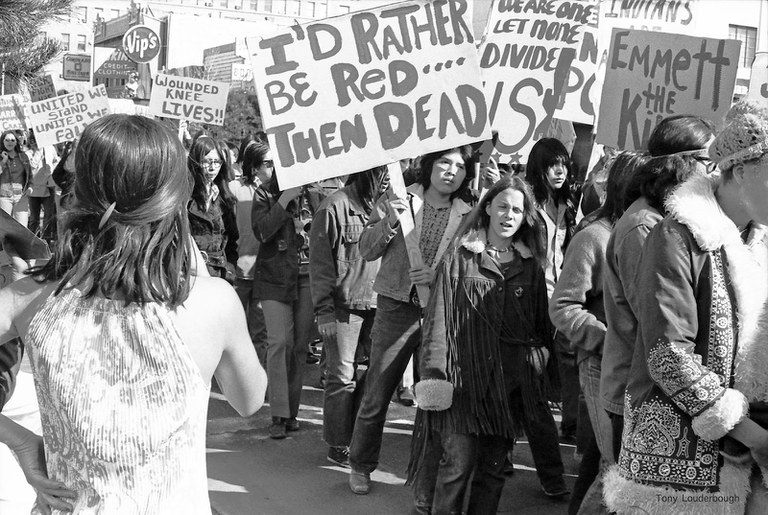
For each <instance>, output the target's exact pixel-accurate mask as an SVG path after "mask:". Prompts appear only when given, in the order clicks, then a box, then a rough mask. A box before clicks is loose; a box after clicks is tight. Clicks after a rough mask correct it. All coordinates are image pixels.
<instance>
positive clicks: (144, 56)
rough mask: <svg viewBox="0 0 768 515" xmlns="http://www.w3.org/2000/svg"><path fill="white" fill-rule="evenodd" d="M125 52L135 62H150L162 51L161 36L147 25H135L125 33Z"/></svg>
mask: <svg viewBox="0 0 768 515" xmlns="http://www.w3.org/2000/svg"><path fill="white" fill-rule="evenodd" d="M123 52H125V55H127V56H128V59H130V60H131V61H133V62H135V63H148V62H150V61H151V60H152V59H154V58H155V57H157V54H159V53H160V37H158V35H157V34H155V31H154V30H152V29H150V28H149V27H147V26H146V25H134V26H133V27H131V28H130V29H128V31H127V32H126V33H125V35H123Z"/></svg>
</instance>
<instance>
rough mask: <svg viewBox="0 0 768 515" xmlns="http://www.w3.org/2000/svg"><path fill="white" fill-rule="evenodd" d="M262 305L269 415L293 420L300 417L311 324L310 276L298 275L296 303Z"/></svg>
mask: <svg viewBox="0 0 768 515" xmlns="http://www.w3.org/2000/svg"><path fill="white" fill-rule="evenodd" d="M261 305H262V308H263V309H264V318H265V320H266V322H267V378H268V384H269V408H270V412H271V413H272V416H273V417H281V418H289V417H295V416H296V415H298V413H299V402H300V401H301V388H302V379H303V377H304V363H306V361H307V346H308V345H309V339H310V338H311V335H312V325H313V323H314V308H313V307H312V295H311V294H310V292H309V276H307V275H299V283H298V298H297V299H296V300H295V301H293V302H291V303H286V302H280V301H277V300H262V301H261Z"/></svg>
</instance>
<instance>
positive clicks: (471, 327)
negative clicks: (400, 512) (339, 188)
mask: <svg viewBox="0 0 768 515" xmlns="http://www.w3.org/2000/svg"><path fill="white" fill-rule="evenodd" d="M543 229H544V228H543V225H542V224H541V223H540V222H539V217H538V214H537V212H536V207H535V202H534V197H533V194H532V193H531V190H530V188H529V186H528V185H527V184H526V183H525V182H524V181H523V180H522V179H521V178H519V177H508V178H504V179H502V180H500V181H498V182H496V184H495V185H494V186H492V187H491V188H490V189H489V191H488V192H487V193H486V195H484V196H483V197H482V200H481V202H480V203H479V204H478V205H477V206H475V207H474V209H473V210H472V212H471V213H470V215H469V216H468V217H467V220H466V222H465V223H464V224H463V225H462V228H461V229H459V230H458V232H457V233H456V236H455V238H454V242H453V244H452V246H451V247H450V248H449V251H448V252H447V253H446V254H445V258H444V259H443V260H442V261H441V262H440V264H439V266H438V268H437V271H436V278H435V280H434V282H433V284H432V291H431V295H430V302H429V306H428V307H427V310H426V313H425V315H424V326H423V340H422V347H421V350H420V352H419V374H420V378H421V380H420V382H419V383H417V385H416V394H417V400H418V403H419V407H420V410H419V412H418V413H419V416H417V421H416V427H415V428H414V436H413V443H412V455H411V464H410V478H411V479H412V481H413V484H414V489H415V497H416V499H415V504H416V506H415V508H416V509H415V512H417V513H427V514H428V513H462V507H463V506H464V502H465V501H464V498H465V495H467V493H468V492H469V500H468V513H477V514H493V513H496V511H497V508H498V504H499V500H500V498H501V491H502V488H503V486H504V473H503V467H504V460H505V457H506V453H507V448H508V442H509V441H510V440H512V439H513V438H514V437H515V436H516V435H517V434H519V432H520V431H521V430H525V433H526V434H527V435H528V438H529V440H530V442H531V449H532V452H533V456H534V460H535V461H536V463H537V465H539V466H540V468H539V470H540V471H542V472H544V471H545V470H546V473H545V474H540V477H542V481H543V482H544V488H545V489H549V491H553V490H556V489H563V488H565V483H564V481H563V477H562V471H561V470H560V471H559V474H558V471H557V470H550V468H549V465H551V464H552V463H554V462H556V461H558V460H555V459H553V458H552V457H551V456H549V455H548V454H552V453H553V452H554V453H556V454H557V455H558V457H559V451H558V449H557V444H556V443H555V447H554V448H551V447H547V445H546V444H547V443H548V442H544V445H541V438H545V437H546V434H550V435H551V434H552V431H547V429H549V427H551V428H552V430H553V431H554V435H555V437H556V434H557V428H556V427H555V424H554V421H553V420H552V415H551V413H550V411H549V406H548V404H547V398H548V391H549V386H550V385H554V384H556V382H557V369H556V366H552V365H554V362H553V361H552V360H550V359H549V356H551V355H554V350H553V347H552V330H551V327H550V324H549V318H548V315H547V289H546V284H545V279H544V272H543V269H542V265H543V263H544V260H545V257H546V249H545V247H544V245H543V242H544V239H543V234H542V233H543ZM470 482H471V488H470Z"/></svg>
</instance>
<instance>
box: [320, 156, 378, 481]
mask: <svg viewBox="0 0 768 515" xmlns="http://www.w3.org/2000/svg"><path fill="white" fill-rule="evenodd" d="M387 186H388V180H387V169H386V167H383V166H382V167H377V168H373V169H371V170H367V171H365V172H362V173H358V174H354V175H351V176H350V177H349V179H347V182H346V186H345V187H344V188H342V189H340V190H339V191H337V192H335V193H332V194H331V195H330V196H329V197H327V198H326V199H325V200H324V201H323V202H322V203H321V204H320V207H319V208H318V210H317V212H316V213H315V216H314V219H313V221H312V228H311V232H310V249H311V257H312V259H311V260H310V264H309V275H310V282H311V291H312V303H313V304H314V310H315V311H314V312H315V317H316V319H317V326H318V330H319V332H320V335H321V337H322V338H323V341H324V346H323V350H324V352H325V367H324V373H325V388H324V394H323V440H325V442H326V443H327V444H328V446H329V450H328V459H329V460H330V461H331V462H334V463H336V464H339V465H342V466H347V467H348V466H349V443H350V441H351V439H352V428H353V426H354V423H355V414H356V412H357V406H358V405H359V402H360V397H361V394H362V388H361V386H362V384H360V381H359V379H361V378H362V374H358V373H357V370H356V365H357V364H358V363H359V361H360V360H361V359H362V358H364V357H367V356H369V355H370V334H371V327H372V326H373V320H374V315H375V313H376V296H375V294H374V291H373V283H374V280H375V279H376V274H377V273H378V271H379V259H375V260H373V261H366V260H365V259H363V257H362V256H361V254H360V248H359V245H358V244H359V241H360V235H361V234H362V232H363V227H364V226H365V225H366V224H367V223H368V219H369V217H370V216H371V212H372V211H373V206H374V204H375V203H376V201H377V200H378V199H379V197H380V196H381V195H382V194H383V193H384V192H385V191H386V189H387Z"/></svg>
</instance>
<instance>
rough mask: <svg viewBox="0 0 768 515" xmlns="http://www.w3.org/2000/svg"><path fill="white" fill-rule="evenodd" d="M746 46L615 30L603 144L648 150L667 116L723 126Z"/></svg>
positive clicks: (605, 92) (599, 136)
mask: <svg viewBox="0 0 768 515" xmlns="http://www.w3.org/2000/svg"><path fill="white" fill-rule="evenodd" d="M740 46H741V42H739V41H734V40H723V39H713V38H705V37H694V36H681V35H679V34H667V33H663V32H650V31H643V30H629V29H614V30H613V34H612V37H611V47H610V52H609V54H608V62H607V69H606V76H605V85H604V87H603V95H602V102H601V104H600V118H599V119H600V123H599V124H598V127H597V142H598V143H602V144H604V145H608V146H611V147H615V148H619V149H622V150H642V149H645V147H646V143H647V141H648V138H649V136H650V134H651V131H652V130H653V128H654V127H655V126H656V125H657V124H658V122H659V121H661V120H662V119H663V118H666V117H667V116H671V115H675V114H695V115H699V116H702V117H703V118H706V119H709V120H712V121H713V122H715V123H717V122H720V121H721V120H722V118H723V116H724V115H725V113H726V111H728V109H729V108H730V106H731V98H732V96H733V88H734V85H735V84H736V72H737V69H738V61H739V49H740Z"/></svg>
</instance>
